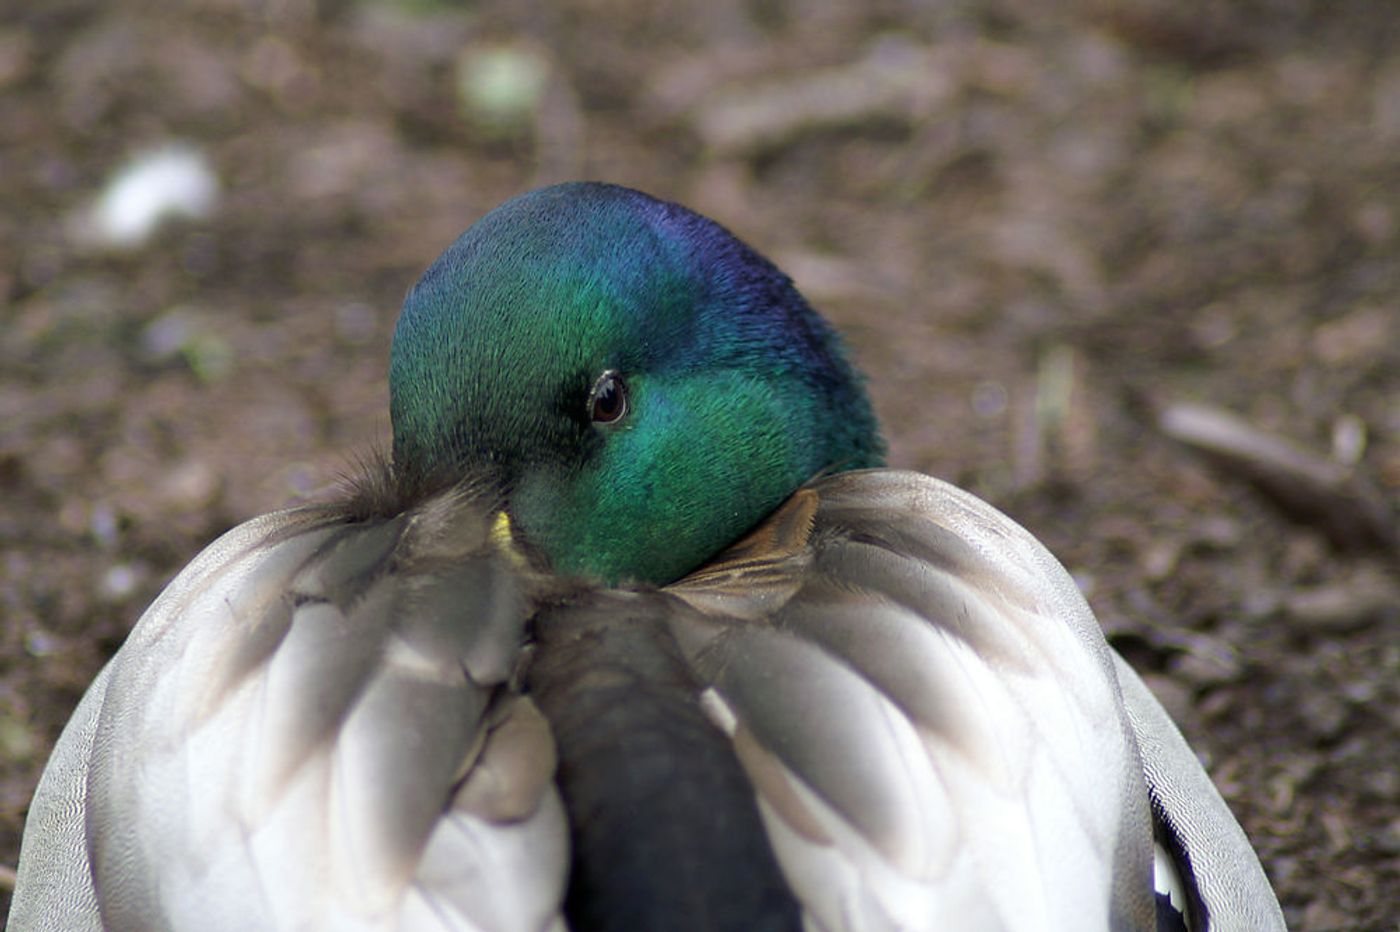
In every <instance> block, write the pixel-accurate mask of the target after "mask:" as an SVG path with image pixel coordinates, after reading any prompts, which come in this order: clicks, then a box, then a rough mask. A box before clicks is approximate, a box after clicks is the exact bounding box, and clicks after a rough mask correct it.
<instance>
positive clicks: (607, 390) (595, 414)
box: [588, 369, 627, 424]
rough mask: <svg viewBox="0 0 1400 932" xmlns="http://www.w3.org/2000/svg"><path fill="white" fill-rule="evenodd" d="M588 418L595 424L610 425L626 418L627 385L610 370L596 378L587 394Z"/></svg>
mask: <svg viewBox="0 0 1400 932" xmlns="http://www.w3.org/2000/svg"><path fill="white" fill-rule="evenodd" d="M588 416H589V417H591V418H592V419H593V423H595V424H611V423H613V422H614V421H620V420H622V419H623V418H624V417H626V416H627V383H626V382H624V381H622V376H620V375H618V374H617V372H615V371H614V370H612V369H609V370H608V371H607V372H604V373H603V374H602V375H600V376H598V381H596V382H594V383H593V391H591V392H590V393H589V394H588Z"/></svg>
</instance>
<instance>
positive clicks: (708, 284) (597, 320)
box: [389, 184, 883, 583]
mask: <svg viewBox="0 0 1400 932" xmlns="http://www.w3.org/2000/svg"><path fill="white" fill-rule="evenodd" d="M861 381H862V380H861V378H860V376H859V375H858V374H857V373H856V372H855V370H854V369H853V368H852V367H851V365H850V363H849V362H848V361H847V359H846V356H845V351H844V349H843V347H842V345H841V342H840V340H839V338H838V337H837V336H836V334H835V333H834V332H833V331H832V330H831V328H830V327H829V326H828V325H827V324H826V322H825V321H823V320H822V319H821V318H820V317H819V316H818V315H817V314H816V312H815V311H813V310H812V308H811V307H810V306H809V305H808V304H807V302H806V301H805V300H803V298H802V296H801V295H800V294H798V293H797V290H796V289H795V288H794V287H793V284H792V282H791V280H789V279H788V277H787V276H786V275H784V274H783V273H782V272H781V271H779V270H778V269H777V268H776V267H775V266H774V265H773V264H772V263H770V262H769V261H768V260H766V259H764V258H763V257H762V256H760V255H758V254H757V253H756V252H754V251H753V250H752V249H750V248H749V247H748V246H746V245H744V244H743V243H741V242H740V241H739V240H738V239H736V238H735V237H734V236H733V235H731V234H730V233H729V232H728V231H726V230H725V229H723V228H722V227H720V226H719V225H718V224H716V223H714V222H713V221H710V220H708V219H706V218H704V217H701V216H699V215H698V214H695V213H693V212H691V211H689V210H686V209H685V208H683V207H680V206H678V205H676V204H670V203H667V202H665V201H659V200H656V199H654V198H651V197H648V196H647V195H645V194H641V193H639V192H637V191H632V190H629V189H627V188H621V187H616V186H613V185H604V184H563V185H558V186H555V187H550V188H544V189H542V190H539V191H534V192H532V193H529V194H525V195H523V196H521V197H517V198H515V199H514V200H511V201H509V202H507V203H506V204H504V205H502V206H501V207H498V208H496V209H495V210H493V211H492V212H491V213H489V214H487V215H486V216H485V217H483V218H482V219H481V220H480V221H478V222H477V223H476V224H475V225H474V226H473V227H472V228H471V229H469V230H468V231H467V232H466V233H464V234H463V235H462V236H461V238H459V239H458V240H457V241H456V242H455V243H453V244H452V245H451V246H450V247H449V248H448V250H447V251H446V252H445V253H443V254H442V256H440V257H439V258H438V259H437V261H436V262H434V263H433V264H432V266H431V267H429V269H428V270H427V271H426V272H425V273H424V274H423V277H422V278H420V279H419V280H418V282H417V284H415V285H414V286H413V289H412V290H411V291H410V292H409V294H408V298H407V299H406V300H405V302H404V307H403V312H402V314H401V316H400V317H399V322H398V327H397V329H396V330H395V333H394V345H393V351H392V357H391V362H390V371H389V388H390V394H391V403H390V410H391V415H392V418H393V428H394V450H393V457H394V470H395V473H396V475H397V476H398V477H399V479H400V480H401V481H405V482H410V483H413V484H415V485H422V484H424V483H430V484H431V483H436V482H440V481H444V480H449V481H450V480H451V479H453V478H455V477H460V476H465V475H485V476H487V477H489V478H490V479H491V480H492V481H493V482H495V483H497V484H498V485H499V488H500V490H501V491H502V493H503V495H504V500H505V501H506V502H507V509H508V511H509V514H510V516H511V519H512V523H513V525H514V527H515V529H516V531H517V532H518V533H520V534H522V535H523V536H524V538H525V539H526V540H527V541H528V542H529V543H530V544H531V545H532V548H533V549H534V550H536V551H538V552H539V553H541V554H543V555H544V556H545V557H546V558H547V559H548V560H549V562H550V564H551V566H552V568H553V569H554V570H555V571H556V572H559V573H562V574H566V575H571V576H583V577H590V578H593V579H597V580H600V581H603V582H608V583H613V582H618V581H622V580H628V579H632V580H641V581H646V582H654V583H664V582H668V581H670V580H673V579H676V578H678V577H680V576H681V575H683V574H685V573H686V572H688V571H689V570H691V569H693V568H695V567H696V566H698V565H699V564H701V563H702V562H703V561H704V560H706V559H707V558H709V557H711V556H713V555H714V554H715V553H716V552H717V551H719V550H720V549H721V548H723V547H724V546H725V545H726V544H728V543H730V542H732V541H733V540H735V539H736V538H738V537H739V536H740V535H742V534H743V533H744V532H745V531H746V530H748V529H749V528H750V527H752V526H753V525H754V524H756V523H757V522H759V521H760V520H761V519H762V518H763V517H764V516H766V515H767V514H768V513H769V512H770V511H772V510H773V509H774V508H775V507H777V506H778V505H779V504H781V503H782V501H783V500H784V499H785V498H787V497H788V496H789V495H791V494H792V493H793V492H794V491H795V490H796V489H797V488H798V487H799V486H800V485H801V484H802V483H803V482H805V481H807V480H808V479H810V478H811V477H812V476H814V475H816V474H817V473H819V472H821V471H823V470H843V469H853V468H857V467H865V466H874V465H879V464H880V461H881V457H882V454H883V443H882V442H881V440H880V436H879V431H878V427H877V425H876V422H875V419H874V416H873V414H872V413H871V408H870V403H869V401H868V399H867V398H866V395H865V391H864V389H863V387H862V384H861Z"/></svg>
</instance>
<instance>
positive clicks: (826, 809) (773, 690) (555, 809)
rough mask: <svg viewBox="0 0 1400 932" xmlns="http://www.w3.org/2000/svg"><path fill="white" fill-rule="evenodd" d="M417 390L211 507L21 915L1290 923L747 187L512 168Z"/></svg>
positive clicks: (117, 666) (466, 240)
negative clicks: (332, 492)
mask: <svg viewBox="0 0 1400 932" xmlns="http://www.w3.org/2000/svg"><path fill="white" fill-rule="evenodd" d="M390 390H391V398H392V401H391V415H392V421H393V447H392V457H391V459H390V461H389V462H388V463H387V464H385V465H384V466H383V467H382V468H377V469H374V470H371V473H372V474H371V475H370V476H369V477H367V478H366V479H365V480H364V481H363V482H361V483H360V484H359V485H358V486H357V487H356V488H355V489H354V490H352V491H351V492H350V493H349V494H347V495H346V496H345V497H344V498H343V499H342V500H339V501H336V502H334V503H330V504H322V505H314V506H308V507H301V508H296V509H293V510H290V511H283V512H280V513H277V514H272V515H267V516H265V517H261V518H257V519H255V520H252V521H249V522H247V523H246V524H243V525H241V526H239V527H236V528H234V529H233V530H231V531H229V532H228V533H227V534H225V535H224V536H223V537H221V538H220V539H219V540H217V541H216V542H214V543H213V544H211V545H210V546H209V547H208V548H207V549H206V550H205V551H204V552H203V553H202V554H201V555H200V556H198V557H197V558H196V559H195V560H194V562H193V563H191V564H190V565H189V566H188V567H187V568H186V569H185V570H184V571H183V572H182V573H180V575H179V576H178V577H176V579H175V581H174V582H172V583H171V584H170V586H169V587H168V588H167V589H166V590H165V592H164V593H163V594H162V595H161V596H160V597H159V598H158V599H157V600H156V601H155V603H153V604H152V605H151V607H150V608H149V609H148V610H147V612H146V613H145V615H144V616H143V617H142V618H141V620H140V621H139V622H138V624H137V625H136V627H135V629H134V630H133V631H132V633H131V636H130V637H129V638H128V640H127V641H126V644H125V645H124V646H123V647H122V649H121V650H120V651H119V652H118V653H117V655H116V656H115V657H113V659H112V660H111V662H110V663H109V664H108V665H107V666H106V668H105V669H104V670H103V671H102V673H101V674H100V675H99V676H98V678H97V680H96V681H95V682H94V683H93V685H92V687H91V688H90V689H89V691H88V692H87V694H86V696H85V697H84V699H83V700H82V702H81V704H80V705H79V707H78V709H77V711H76V712H75V713H74V715H73V718H72V720H71V721H70V723H69V724H68V726H67V728H66V730H65V731H64V733H63V736H62V737H61V739H60V740H59V743H58V745H57V747H56V749H55V750H54V753H53V756H52V758H51V760H50V761H49V764H48V767H47V769H46V771H45V773H44V776H43V779H42V782H41V783H40V786H39V789H38V791H37V793H36V795H35V798H34V802H33V805H32V807H31V810H30V814H29V820H28V823H27V826H26V829H25V835H24V843H23V852H22V856H21V859H20V866H19V881H18V886H17V890H16V893H15V900H14V906H13V910H12V913H11V918H10V921H11V926H10V927H11V928H12V929H16V930H30V929H52V930H65V932H71V930H79V929H98V928H106V929H114V930H121V929H157V928H160V929H199V930H211V929H263V928H266V929H313V928H314V929H415V930H416V929H483V930H515V929H520V930H542V929H563V928H566V927H567V928H574V929H627V930H632V929H667V930H685V929H696V930H701V929H704V930H712V929H714V930H718V929H736V930H738V929H742V930H757V929H800V928H807V929H825V930H838V929H843V930H844V929H849V930H866V929H936V928H938V929H941V928H958V929H1012V928H1015V929H1075V930H1083V929H1154V928H1181V927H1183V926H1184V927H1189V928H1196V929H1205V928H1212V929H1251V930H1258V929H1280V928H1283V919H1282V914H1281V912H1280V910H1279V907H1278V903H1277V901H1276V899H1275V897H1274V894H1273V892H1272V890H1271V889H1270V887H1269V883H1268V881H1267V879H1266V878H1265V875H1264V873H1263V870H1262V869H1261V867H1260V864H1259V861H1258V858H1257V857H1256V856H1255V854H1254V852H1253V850H1252V848H1251V847H1250V844H1249V842H1248V840H1247V839H1246V838H1245V835H1244V833H1243V831H1242V830H1241V829H1240V827H1239V825H1238V824H1237V823H1236V821H1235V820H1234V818H1233V817H1232V816H1231V815H1230V812H1229V810H1228V809H1227V808H1226V806H1225V804H1224V802H1223V801H1222V799H1221V797H1220V795H1219V794H1218V793H1217V792H1216V790H1215V788H1214V787H1213V786H1212V784H1211V782H1210V779H1209V778H1208V777H1207V776H1206V774H1205V772H1204V771H1203V770H1202V769H1201V766H1200V764H1199V763H1198V762H1197V760H1196V758H1195V757H1194V756H1193V754H1192V753H1191V751H1190V749H1189V748H1188V747H1187V745H1186V743H1185V741H1184V740H1183V739H1182V737H1181V735H1180V733H1179V732H1178V731H1177V729H1176V728H1175V727H1174V726H1173V724H1172V723H1171V721H1170V719H1169V718H1168V716H1167V715H1166V713H1165V712H1164V711H1163V709H1162V708H1161V706H1160V705H1159V704H1158V703H1157V701H1156V700H1155V699H1154V698H1153V697H1152V695H1151V694H1150V693H1149V692H1148V690H1147V689H1146V687H1145V686H1144V685H1143V683H1142V681H1141V680H1140V679H1139V678H1138V677H1137V676H1136V674H1134V673H1133V671H1132V670H1131V669H1130V668H1129V667H1128V665H1127V664H1126V663H1125V662H1124V661H1123V660H1122V658H1120V657H1119V656H1117V655H1116V654H1115V653H1114V652H1113V650H1112V649H1111V648H1110V647H1109V645H1108V644H1107V642H1106V641H1105V640H1104V637H1103V635H1102V633H1101V632H1100V629H1099V627H1098V625H1097V623H1096V622H1095V620H1094V617H1093V615H1092V614H1091V613H1090V610H1089V608H1088V606H1087V605H1086V604H1085V602H1084V599H1083V598H1082V597H1081V595H1080V594H1079V592H1078V591H1077V589H1076V587H1075V585H1074V583H1073V581H1072V580H1071V579H1070V577H1069V576H1068V574H1067V573H1066V572H1065V570H1064V569H1063V568H1062V567H1061V566H1060V565H1059V564H1058V563H1057V562H1056V561H1055V559H1054V558H1053V557H1052V556H1051V555H1050V554H1049V553H1048V552H1047V551H1046V550H1045V549H1044V547H1042V546H1041V545H1040V544H1039V543H1038V542H1037V541H1036V540H1035V539H1034V538H1032V537H1031V536H1030V535H1029V534H1028V533H1027V532H1026V531H1024V530H1023V529H1021V528H1020V527H1019V526H1017V525H1016V524H1015V523H1014V522H1013V521H1011V520H1010V519H1009V518H1007V517H1006V516H1004V515H1002V514H1001V513H999V512H998V511H996V510H995V509H993V508H992V507H991V506H989V505H987V504H986V503H984V502H982V501H980V500H978V499H977V498H975V497H973V496H972V495H970V494H968V493H966V492H963V491H960V490H959V489H957V488H954V487H953V486H950V485H948V484H946V483H943V482H940V481H938V480H936V479H932V478H929V477H926V476H922V475H918V474H914V473H909V472H900V471H894V470H888V469H883V468H880V467H881V464H882V458H883V444H882V441H881V440H880V436H879V431H878V427H877V425H876V422H875V418H874V416H873V414H872V412H871V408H870V405H869V402H868V401H867V398H866V394H865V391H864V388H863V383H862V379H861V377H860V375H859V374H858V373H857V372H856V371H855V369H854V368H853V366H852V365H851V364H850V363H849V362H848V360H847V358H846V354H845V351H844V350H843V347H842V345H841V343H840V341H839V339H838V337H837V336H836V334H835V333H834V332H833V330H832V329H831V328H830V327H829V326H828V325H827V323H826V322H825V321H823V320H822V318H821V317H819V316H818V315H817V314H816V312H814V311H813V310H812V308H811V307H810V306H809V305H808V304H807V303H806V301H804V300H803V298H802V297H801V296H800V295H799V294H798V292H797V291H796V289H795V288H794V286H793V284H792V282H791V281H790V280H789V279H788V278H787V277H786V276H785V275H784V274H783V273H782V272H780V271H779V270H778V269H777V268H776V267H775V266H773V265H772V264H771V263H769V262H768V261H767V260H765V259H764V258H762V257H761V256H759V255H758V254H757V253H756V252H754V251H753V250H752V249H750V248H749V247H748V246H746V245H744V244H743V243H741V242H740V241H739V240H738V239H736V238H735V237H734V236H732V235H731V234H730V233H729V232H727V231H726V230H724V229H723V228H722V227H720V226H719V225H717V224H715V223H714V222H712V221H710V220H708V219H705V218H703V217H701V216H699V215H697V214H695V213H692V212H691V211H689V210H687V209H685V208H683V207H680V206H678V205H675V204H670V203H666V202H663V201H659V200H656V199H653V198H651V197H648V196H646V195H644V194H641V193H638V192H636V191H632V190H628V189H625V188H621V187H615V186H611V185H603V184H566V185H559V186H556V187H551V188H546V189H543V190H540V191H536V192H533V193H530V194H526V195H524V196H521V197H518V198H516V199H514V200H512V201H510V202H508V203H506V204H505V205H503V206H501V207H499V208H497V209H496V210H494V211H492V212H491V213H489V214H488V215H486V216H485V217H484V218H483V219H481V220H480V221H479V222H478V223H477V224H475V225H474V226H473V227H472V228H471V229H469V230H468V231H467V232H466V233H465V234H463V236H462V237H461V238H460V239H459V240H457V241H456V242H455V243H454V244H453V245H452V246H451V247H449V248H448V250H447V251H446V252H445V253H444V254H443V255H442V256H441V257H440V258H439V259H438V260H437V261H436V262H434V263H433V265H432V266H431V267H430V268H429V269H428V270H427V272H425V273H424V275H423V276H422V278H421V279H420V280H419V281H418V282H417V284H416V285H415V286H414V287H413V289H412V290H411V291H410V293H409V295H408V297H407V299H406V301H405V304H404V308H403V312H402V315H401V316H400V319H399V322H398V326H397V329H396V331H395V336H394V344H393V350H392V353H391V361H390Z"/></svg>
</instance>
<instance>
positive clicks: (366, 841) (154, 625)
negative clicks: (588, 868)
mask: <svg viewBox="0 0 1400 932" xmlns="http://www.w3.org/2000/svg"><path fill="white" fill-rule="evenodd" d="M488 517H489V515H488V514H487V509H485V508H483V507H482V506H480V505H479V504H478V503H477V502H476V501H475V500H473V499H472V498H471V496H469V495H464V494H461V493H457V492H454V493H447V494H445V495H442V496H439V497H437V498H434V499H430V500H428V501H427V502H425V503H424V504H422V505H420V506H419V507H418V508H417V509H416V510H415V511H412V512H409V513H406V514H404V515H400V516H398V517H395V518H388V519H372V520H361V521H354V520H350V519H349V518H348V517H346V516H344V515H343V514H341V513H338V512H335V511H334V510H331V509H308V510H302V511H296V512H287V513H282V514H279V515H272V516H268V517H266V518H261V519H258V520H256V521H253V522H249V523H248V524H246V525H243V526H241V527H239V528H236V529H234V530H233V531H231V532H229V533H228V534H227V535H225V536H224V537H223V538H221V539H220V540H219V541H217V542H215V543H214V544H212V545H211V546H210V547H209V548H208V549H207V550H206V551H205V553H204V554H202V555H201V556H200V557H199V558H197V559H196V560H195V561H194V563H192V564H191V565H190V567H188V568H187V569H186V571H185V572H184V573H182V574H181V576H179V577H177V579H176V580H175V582H173V583H172V584H171V586H170V587H169V588H168V589H167V590H166V592H165V593H164V594H163V595H162V596H161V597H160V598H159V599H158V600H157V601H156V602H155V603H154V604H153V605H152V607H151V608H150V609H149V610H148V612H147V614H146V615H145V616H144V617H143V618H142V620H141V622H139V623H138V625H137V627H136V629H135V630H134V631H133V632H132V635H131V637H130V638H129V639H128V642H127V644H126V645H125V646H124V647H123V649H122V650H121V651H120V652H119V653H118V655H117V656H116V657H115V658H114V659H113V661H112V662H111V664H110V665H109V667H108V669H107V671H106V672H104V675H103V676H102V677H101V678H100V679H99V681H98V682H97V683H95V684H94V687H93V690H92V693H91V694H90V696H89V697H88V698H87V699H85V701H84V706H83V709H84V710H87V711H85V712H84V714H83V722H82V723H80V724H79V726H78V727H76V728H70V729H69V732H66V733H65V736H64V738H63V739H62V741H61V742H60V747H59V748H58V749H57V750H56V753H55V761H56V762H58V763H57V766H58V767H59V768H60V773H58V774H57V775H56V776H55V777H54V780H53V784H54V788H53V790H52V792H53V793H54V794H55V797H54V800H53V802H52V803H45V802H44V800H43V799H42V798H41V799H40V800H38V801H36V806H38V807H39V808H40V809H43V808H45V806H48V807H49V808H51V809H53V808H55V807H57V808H58V809H60V810H62V813H63V816H62V817H63V819H64V820H65V821H64V824H65V826H70V825H74V824H75V823H76V824H77V825H85V826H86V830H85V831H86V841H85V844H84V847H85V848H86V849H88V850H90V852H91V876H92V877H93V878H94V880H92V881H89V882H88V883H87V885H86V889H79V890H78V891H77V892H76V893H74V892H71V891H69V892H65V891H58V892H56V893H55V892H50V893H43V894H41V895H39V896H38V897H37V899H35V900H33V901H32V902H31V905H30V906H26V907H25V909H26V910H29V912H28V913H27V914H26V915H30V916H33V917H35V920H36V921H35V926H36V927H47V928H63V927H65V924H66V923H67V922H68V921H69V918H70V917H72V918H81V917H82V916H83V915H85V914H84V913H83V908H84V907H83V903H84V902H87V899H85V898H90V899H91V900H92V901H95V902H96V903H98V904H100V909H101V916H102V921H103V922H104V923H105V925H106V927H107V928H110V929H116V930H120V929H153V928H169V929H183V928H189V929H201V930H205V929H244V928H269V929H278V928H280V929H316V928H328V929H329V928H334V929H376V930H377V929H399V928H402V929H433V930H438V929H442V930H447V929H481V930H517V929H519V930H541V929H547V928H562V920H561V918H560V915H561V914H560V909H561V903H562V899H563V895H564V884H565V878H566V873H567V861H568V830H567V825H566V821H565V815H564V812H563V808H562V805H561V803H560V800H559V798H558V795H557V792H556V790H555V787H554V784H553V781H552V776H553V772H554V765H555V762H554V751H553V745H552V739H551V737H550V734H549V731H548V729H547V727H542V726H541V722H542V720H541V719H540V717H539V715H538V712H533V711H532V710H533V707H532V706H531V704H530V703H529V702H528V701H526V700H523V699H521V698H520V697H519V696H518V695H517V694H515V693H514V691H513V687H512V686H511V681H512V676H513V675H514V674H515V672H516V665H517V663H518V660H519V657H520V655H521V649H522V645H523V643H524V640H525V624H526V622H527V611H526V595H525V593H524V587H525V585H526V583H525V582H524V581H523V580H522V578H521V577H520V575H519V573H518V571H517V570H516V569H515V568H514V566H513V565H512V564H511V562H510V561H509V560H508V559H507V558H506V557H504V556H503V555H501V554H500V553H498V552H497V551H496V550H495V549H494V546H493V545H492V544H491V543H490V540H489V534H488V530H489V525H488ZM70 733H71V734H70ZM89 734H90V735H91V737H90V738H89V737H88V735H89ZM89 741H90V745H89V744H88V742H89ZM89 747H90V752H89ZM46 779H47V778H46ZM75 788H76V789H75ZM43 795H44V793H43V792H41V794H40V796H41V797H43ZM75 796H76V797H77V799H76V802H77V805H75V806H68V807H67V808H64V806H65V804H67V802H68V801H69V800H70V799H73V797H75ZM75 832H76V833H78V835H79V836H81V834H82V832H83V830H82V829H78V828H69V829H65V831H64V832H59V833H56V834H54V835H51V836H49V837H52V838H55V839H57V838H60V837H67V836H72V835H74V833H75ZM34 844H35V846H36V847H37V848H38V849H40V850H39V851H38V853H37V854H36V855H35V857H36V858H37V860H36V863H39V862H44V861H58V862H59V863H60V864H61V865H63V866H65V867H67V866H70V865H71V866H73V868H74V872H75V873H78V874H81V873H82V872H83V871H84V870H85V868H86V864H84V863H82V862H78V860H77V859H78V858H80V857H81V858H82V859H83V861H86V857H87V853H86V852H85V851H84V852H81V853H78V852H73V851H72V850H71V849H72V847H73V846H72V845H70V844H69V843H68V842H67V841H63V842H61V850H56V849H55V848H54V847H53V846H54V845H55V844H60V843H59V842H53V841H49V840H48V839H47V838H46V839H40V840H37V841H35V842H34ZM29 853H30V852H26V855H28V854H29ZM75 862H77V863H75ZM31 906H32V908H31Z"/></svg>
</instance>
